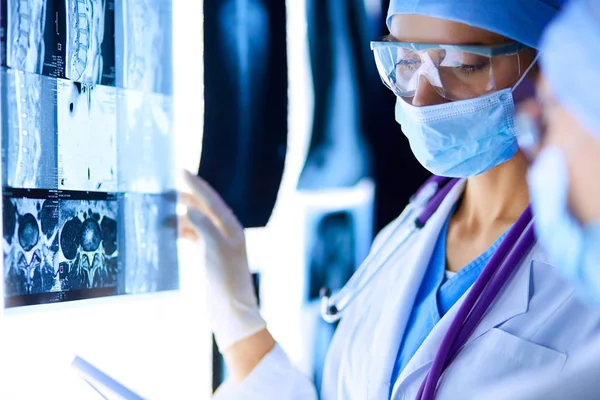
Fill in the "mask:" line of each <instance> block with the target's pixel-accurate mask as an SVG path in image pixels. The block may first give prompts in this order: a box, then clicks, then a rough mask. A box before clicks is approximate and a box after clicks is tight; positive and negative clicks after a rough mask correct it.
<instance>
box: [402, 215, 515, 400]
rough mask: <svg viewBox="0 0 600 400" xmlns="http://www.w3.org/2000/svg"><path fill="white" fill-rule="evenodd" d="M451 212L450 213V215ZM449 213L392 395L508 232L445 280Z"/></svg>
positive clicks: (409, 330) (416, 306)
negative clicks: (401, 375)
mask: <svg viewBox="0 0 600 400" xmlns="http://www.w3.org/2000/svg"><path fill="white" fill-rule="evenodd" d="M452 214H453V213H450V217H451V216H452ZM450 217H448V220H447V221H446V223H445V224H444V226H443V228H442V230H441V232H440V236H439V238H438V240H437V243H436V245H435V248H434V250H433V254H432V256H431V260H430V261H429V266H428V267H427V271H426V272H425V277H424V278H423V282H422V283H421V287H420V288H419V292H418V294H417V298H416V299H415V304H414V306H413V310H412V312H411V315H410V319H409V321H408V324H407V326H406V330H405V334H404V337H403V339H402V342H401V344H400V348H399V350H398V355H397V356H396V363H395V365H394V369H393V372H392V379H391V381H390V382H391V385H390V398H391V395H392V390H393V388H394V384H395V383H396V380H397V379H398V377H399V376H400V373H401V372H402V370H403V369H404V368H405V367H406V365H407V364H408V362H409V361H410V360H411V358H412V357H413V356H414V355H415V353H416V352H417V350H418V349H419V347H421V345H422V344H423V342H424V341H425V339H426V338H427V336H428V335H429V333H430V332H431V331H432V330H433V327H434V326H435V325H436V324H437V323H438V322H439V320H440V319H441V318H442V317H443V316H444V315H445V314H446V313H447V312H448V311H449V310H450V308H452V306H453V305H454V304H455V303H456V302H457V301H458V299H460V298H461V296H462V295H463V294H464V293H465V292H466V291H467V290H468V289H469V288H470V287H471V285H473V283H474V282H475V280H476V279H477V277H478V276H479V274H480V273H481V271H482V270H483V268H484V267H485V266H486V265H487V263H488V261H489V260H490V258H491V257H492V255H493V254H494V252H495V251H496V249H497V248H498V246H500V243H502V239H504V237H505V236H506V234H507V232H505V233H504V234H502V236H500V237H499V238H498V239H497V240H496V241H495V242H494V244H492V245H491V246H490V247H489V248H488V249H487V250H486V251H484V252H483V254H481V255H480V256H479V257H477V258H476V259H475V260H473V261H471V262H470V263H469V264H468V265H467V266H465V267H464V268H463V269H461V270H460V271H458V272H457V273H456V275H454V276H453V277H452V278H450V279H448V280H446V279H445V275H446V237H447V234H448V225H449V223H450Z"/></svg>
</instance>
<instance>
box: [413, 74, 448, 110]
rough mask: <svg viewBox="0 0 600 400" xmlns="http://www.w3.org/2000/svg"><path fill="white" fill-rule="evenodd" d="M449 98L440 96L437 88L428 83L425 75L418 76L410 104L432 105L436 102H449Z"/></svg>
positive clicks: (419, 105)
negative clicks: (415, 89)
mask: <svg viewBox="0 0 600 400" xmlns="http://www.w3.org/2000/svg"><path fill="white" fill-rule="evenodd" d="M449 102H450V100H447V99H445V98H444V97H442V96H441V95H440V94H439V93H438V92H437V90H435V88H434V87H433V86H432V85H431V83H429V80H428V79H427V77H426V76H423V75H421V76H420V77H419V85H418V86H417V91H416V92H415V95H414V97H413V98H412V103H411V104H412V105H413V106H415V107H424V106H433V105H436V104H443V103H449Z"/></svg>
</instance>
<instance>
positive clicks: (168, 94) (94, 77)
mask: <svg viewBox="0 0 600 400" xmlns="http://www.w3.org/2000/svg"><path fill="white" fill-rule="evenodd" d="M0 7H1V27H2V30H1V32H2V37H1V39H2V66H1V74H0V79H1V93H0V94H1V96H2V98H1V112H2V116H1V117H2V118H1V121H2V122H1V130H2V135H1V140H2V220H3V239H2V250H3V257H4V265H3V269H2V271H3V282H4V288H5V291H4V293H5V306H6V307H16V306H24V305H35V304H41V303H51V302H58V301H70V300H80V299H85V298H93V297H101V296H112V295H125V294H137V293H147V292H155V291H163V290H176V289H178V288H179V272H178V260H177V246H176V244H177V243H176V240H177V227H174V226H172V224H168V223H166V221H170V220H173V218H174V217H175V216H176V210H175V208H176V202H175V200H176V199H175V195H174V189H175V175H174V174H175V165H174V162H175V159H174V137H173V134H172V114H173V113H172V51H171V26H172V23H171V18H172V16H171V3H170V0H127V1H125V0H64V1H48V0H0Z"/></svg>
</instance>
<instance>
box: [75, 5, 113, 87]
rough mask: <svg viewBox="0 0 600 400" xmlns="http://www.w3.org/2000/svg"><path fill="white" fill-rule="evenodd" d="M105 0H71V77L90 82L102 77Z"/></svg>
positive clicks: (97, 80)
mask: <svg viewBox="0 0 600 400" xmlns="http://www.w3.org/2000/svg"><path fill="white" fill-rule="evenodd" d="M103 7H104V2H103V1H101V0H67V49H66V61H67V62H66V71H65V75H66V77H67V78H69V79H71V80H74V81H79V82H86V83H100V82H101V79H102V62H103V58H102V52H101V45H102V40H103V38H104V29H105V26H104V23H105V22H104V8H103Z"/></svg>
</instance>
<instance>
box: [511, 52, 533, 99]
mask: <svg viewBox="0 0 600 400" xmlns="http://www.w3.org/2000/svg"><path fill="white" fill-rule="evenodd" d="M539 58H540V53H539V52H538V53H537V54H536V56H535V58H534V59H533V61H532V62H531V64H529V67H527V69H526V70H525V72H523V75H521V77H520V78H519V80H518V81H517V83H515V85H514V86H513V87H512V89H511V91H512V92H514V91H515V90H516V89H517V88H518V87H519V85H520V84H521V83H523V81H524V80H525V78H527V75H528V74H529V72H530V71H531V69H532V68H533V67H534V66H535V64H537V62H538V60H539ZM520 60H521V58H520V57H519V64H520V63H521V61H520Z"/></svg>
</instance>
